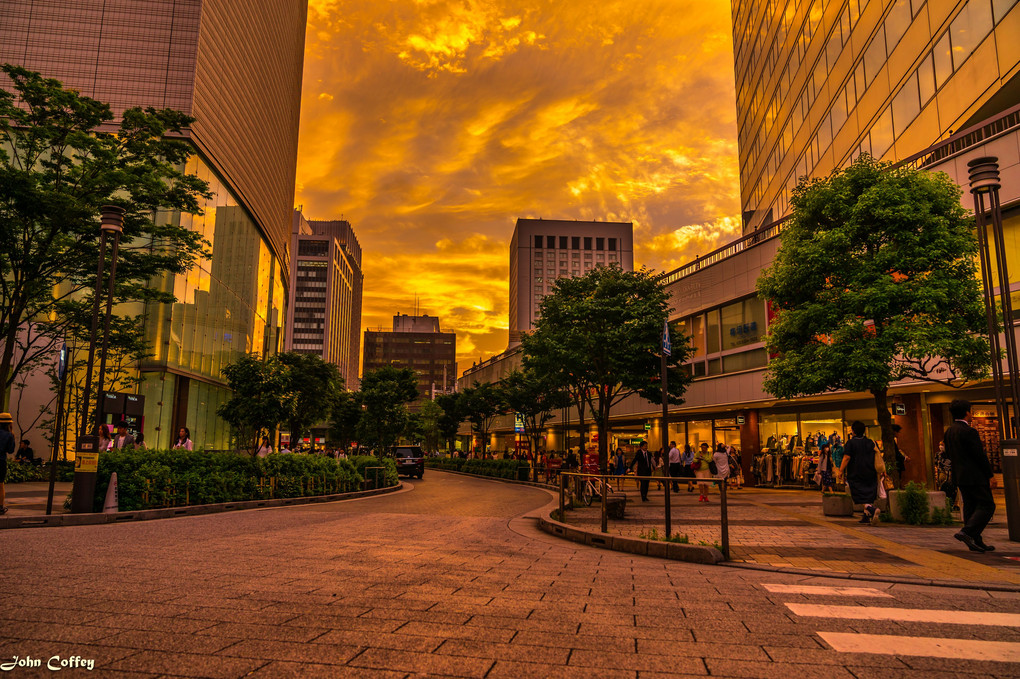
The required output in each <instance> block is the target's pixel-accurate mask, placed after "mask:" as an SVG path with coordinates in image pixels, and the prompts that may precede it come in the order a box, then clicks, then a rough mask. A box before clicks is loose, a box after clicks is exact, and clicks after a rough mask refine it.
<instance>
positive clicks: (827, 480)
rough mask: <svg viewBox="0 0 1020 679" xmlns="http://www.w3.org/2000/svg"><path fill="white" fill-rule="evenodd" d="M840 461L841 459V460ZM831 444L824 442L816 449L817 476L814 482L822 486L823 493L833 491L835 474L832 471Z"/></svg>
mask: <svg viewBox="0 0 1020 679" xmlns="http://www.w3.org/2000/svg"><path fill="white" fill-rule="evenodd" d="M841 461H842V460H841ZM832 470H833V466H832V446H831V445H829V444H828V443H826V444H825V445H823V446H822V448H821V450H819V451H818V478H817V479H816V482H817V483H818V485H819V486H821V487H822V492H823V493H831V492H833V486H835V485H836V475H835V474H833V473H832Z"/></svg>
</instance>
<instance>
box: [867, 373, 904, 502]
mask: <svg viewBox="0 0 1020 679" xmlns="http://www.w3.org/2000/svg"><path fill="white" fill-rule="evenodd" d="M888 393H889V390H888V389H872V390H871V394H872V396H874V397H875V412H876V413H877V414H878V424H879V426H881V427H882V459H883V460H884V461H885V470H886V473H887V474H888V475H889V478H891V479H892V481H893V484H894V485H895V486H896V487H897V488H899V487H900V473H899V470H898V469H896V442H895V441H894V440H893V439H894V438H895V436H896V434H895V433H893V430H892V426H893V421H892V412H890V411H889V399H888Z"/></svg>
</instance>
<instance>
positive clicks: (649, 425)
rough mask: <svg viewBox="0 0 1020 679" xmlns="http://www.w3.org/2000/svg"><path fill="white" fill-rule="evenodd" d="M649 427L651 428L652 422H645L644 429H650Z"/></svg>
mask: <svg viewBox="0 0 1020 679" xmlns="http://www.w3.org/2000/svg"><path fill="white" fill-rule="evenodd" d="M651 428H652V423H651V422H645V431H650V430H651Z"/></svg>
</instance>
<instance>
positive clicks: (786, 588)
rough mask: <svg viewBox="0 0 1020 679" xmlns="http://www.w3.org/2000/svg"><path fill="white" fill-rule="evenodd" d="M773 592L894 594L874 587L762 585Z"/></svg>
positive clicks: (865, 595)
mask: <svg viewBox="0 0 1020 679" xmlns="http://www.w3.org/2000/svg"><path fill="white" fill-rule="evenodd" d="M762 586H763V587H764V588H765V589H766V590H768V591H769V592H772V593H773V594H816V595H819V596H822V595H824V596H863V597H883V598H886V599H891V598H892V595H890V594H886V593H885V592H882V591H879V590H877V589H875V588H874V587H823V586H821V585H762Z"/></svg>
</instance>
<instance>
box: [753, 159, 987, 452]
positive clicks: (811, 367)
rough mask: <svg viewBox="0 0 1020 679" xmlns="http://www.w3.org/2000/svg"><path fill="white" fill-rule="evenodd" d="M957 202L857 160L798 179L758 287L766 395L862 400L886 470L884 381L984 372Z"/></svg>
mask: <svg viewBox="0 0 1020 679" xmlns="http://www.w3.org/2000/svg"><path fill="white" fill-rule="evenodd" d="M960 196H961V190H960V188H959V187H958V186H957V185H956V184H955V183H953V181H952V180H951V179H950V178H949V177H948V176H947V175H945V174H943V173H930V172H924V171H919V170H915V169H913V168H910V167H894V166H892V165H890V164H888V163H882V162H879V161H877V160H875V159H873V158H871V157H870V156H867V155H862V156H860V157H859V158H858V159H857V160H855V161H854V162H853V163H852V164H851V165H850V166H848V167H847V168H846V169H845V170H843V171H840V172H834V173H833V174H831V175H830V176H828V177H825V178H822V179H815V180H811V181H805V180H801V182H800V184H798V186H797V187H796V189H795V190H794V192H793V199H792V205H793V214H792V217H791V219H790V221H789V222H787V224H786V226H785V228H784V230H783V232H782V236H781V244H780V246H779V251H778V253H777V255H776V259H775V261H774V262H773V264H772V266H770V267H769V268H768V269H767V270H766V271H764V272H763V273H762V275H761V277H760V278H759V279H758V291H759V293H760V294H761V296H762V297H764V298H765V299H767V300H769V301H770V302H771V304H772V309H773V312H774V313H775V318H774V319H773V320H772V323H771V324H770V327H769V334H768V339H767V343H766V346H767V347H768V351H769V352H770V353H772V354H775V357H774V358H773V359H772V360H771V361H770V362H769V369H768V373H767V376H766V378H765V388H766V389H767V390H768V391H769V392H771V393H772V394H774V395H776V396H778V397H780V398H793V397H795V396H799V395H804V394H817V393H821V392H827V391H835V390H839V389H846V390H848V391H851V392H855V391H856V392H867V393H870V394H871V395H872V397H873V399H874V403H875V410H876V413H877V419H878V422H879V424H880V425H881V429H882V441H883V449H884V452H885V456H886V464H887V466H888V468H889V469H895V465H894V464H893V459H892V457H893V454H894V446H893V436H894V434H893V430H892V424H893V422H892V414H891V413H890V410H889V398H888V392H889V387H890V385H891V384H893V383H895V382H898V381H900V380H905V379H913V380H921V381H927V382H935V383H940V384H945V385H950V386H959V385H960V384H962V383H963V382H965V381H967V380H971V379H976V378H981V377H984V376H986V375H987V371H988V368H989V357H990V349H989V344H988V338H987V320H986V316H985V312H984V306H983V303H982V298H981V293H980V289H979V282H978V277H977V271H976V265H975V260H976V256H977V243H976V240H975V234H974V232H973V230H972V228H973V220H972V219H971V218H969V217H968V216H967V213H966V211H965V210H964V208H963V206H962V205H961V204H960Z"/></svg>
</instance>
